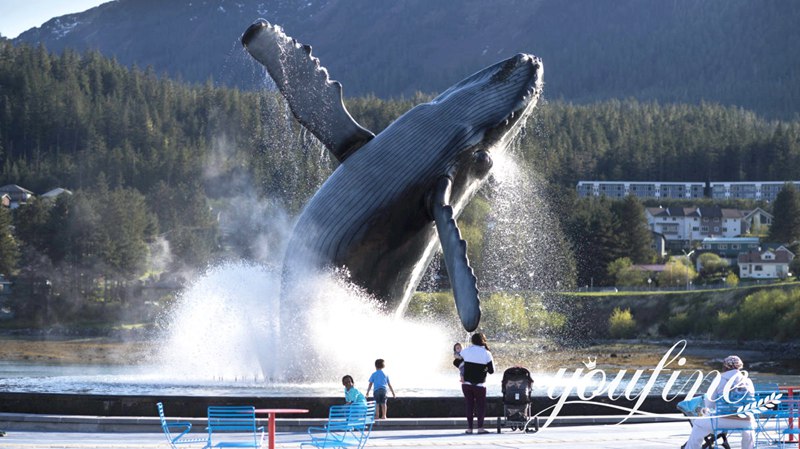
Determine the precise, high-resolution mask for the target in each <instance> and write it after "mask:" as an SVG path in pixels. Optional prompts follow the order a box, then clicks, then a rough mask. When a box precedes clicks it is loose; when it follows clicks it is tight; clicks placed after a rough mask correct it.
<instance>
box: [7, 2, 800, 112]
mask: <svg viewBox="0 0 800 449" xmlns="http://www.w3.org/2000/svg"><path fill="white" fill-rule="evenodd" d="M258 17H264V18H266V19H267V20H270V21H271V22H274V23H278V24H281V25H282V26H283V27H284V28H285V29H286V31H287V33H288V34H289V35H291V36H293V37H295V38H297V39H298V40H299V41H301V42H303V43H306V44H310V45H312V46H313V47H314V54H315V55H316V56H318V57H319V58H320V60H321V62H322V64H323V65H324V66H326V67H327V68H328V69H329V71H330V73H331V76H332V77H333V78H335V79H338V80H339V81H341V82H342V84H343V85H344V87H345V94H346V95H348V96H354V95H365V94H370V93H374V94H375V95H378V96H380V97H392V96H409V95H411V94H413V92H415V91H423V92H437V91H441V90H442V89H444V88H446V87H447V86H449V85H451V84H452V83H454V82H456V81H458V80H460V79H462V78H463V77H465V76H466V75H468V74H470V73H472V72H474V71H477V70H479V69H480V68H482V67H485V66H487V65H489V64H492V63H494V62H496V61H498V60H501V59H504V58H507V57H509V56H511V55H513V54H515V53H517V52H527V53H534V54H536V55H537V56H540V57H542V58H543V60H544V64H545V69H546V73H545V81H546V83H547V84H546V90H545V95H546V96H547V97H549V98H563V99H566V100H569V101H575V102H591V101H596V100H601V99H607V98H627V97H635V98H638V99H640V100H658V101H662V102H689V103H698V102H700V101H710V102H719V103H723V104H732V105H738V106H742V107H745V108H748V109H753V110H755V111H757V112H759V113H762V114H764V115H766V116H769V117H779V118H791V117H793V116H794V115H795V114H797V113H798V111H800V52H798V51H796V42H800V27H797V26H796V24H797V23H800V4H798V3H797V2H791V1H782V0H763V1H758V2H754V1H750V0H704V1H699V0H496V1H492V2H486V1H482V0H459V1H449V2H429V1H426V0H399V1H391V2H390V1H376V0H312V1H302V2H300V1H286V0H238V1H235V2H234V1H226V0H205V1H198V0H182V1H171V2H160V1H157V0H117V1H115V2H111V3H107V4H104V5H101V6H100V7H97V8H94V9H91V10H89V11H86V12H84V13H80V14H72V15H68V16H63V17H60V18H56V19H53V20H51V21H49V22H47V23H46V24H45V25H44V26H43V27H41V28H38V29H32V30H29V31H27V32H25V33H23V34H22V35H20V36H19V38H17V40H16V42H18V43H19V42H27V43H31V44H36V43H39V42H41V43H43V44H44V45H45V46H46V47H47V48H48V49H50V50H60V49H63V48H65V47H72V48H77V49H86V48H96V49H99V50H100V51H101V52H102V53H103V54H105V55H108V56H113V57H116V58H117V59H118V60H119V61H120V62H122V63H124V64H129V65H132V64H136V65H138V66H140V67H144V66H148V65H152V66H153V67H154V68H155V70H156V71H157V72H159V73H160V72H166V73H168V74H170V75H171V76H174V77H179V78H181V79H183V80H186V81H193V82H203V81H205V80H207V79H209V78H213V79H214V80H215V81H216V82H218V83H223V84H227V85H235V86H239V87H242V88H253V87H255V86H260V85H262V83H263V79H262V73H263V72H262V71H261V69H260V68H259V67H258V66H257V65H255V63H253V62H252V61H250V59H249V57H247V56H246V55H245V54H244V52H243V51H242V50H241V48H240V45H239V43H238V38H239V36H240V35H241V33H242V32H243V31H244V30H245V29H246V28H247V26H248V25H249V24H250V23H252V22H253V21H254V20H255V19H256V18H258Z"/></svg>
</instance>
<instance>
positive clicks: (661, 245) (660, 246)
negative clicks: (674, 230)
mask: <svg viewBox="0 0 800 449" xmlns="http://www.w3.org/2000/svg"><path fill="white" fill-rule="evenodd" d="M652 234H653V241H652V243H650V248H651V249H652V250H653V251H654V252H655V253H656V255H657V256H658V257H666V255H667V238H666V237H664V234H661V233H659V232H655V231H653V232H652Z"/></svg>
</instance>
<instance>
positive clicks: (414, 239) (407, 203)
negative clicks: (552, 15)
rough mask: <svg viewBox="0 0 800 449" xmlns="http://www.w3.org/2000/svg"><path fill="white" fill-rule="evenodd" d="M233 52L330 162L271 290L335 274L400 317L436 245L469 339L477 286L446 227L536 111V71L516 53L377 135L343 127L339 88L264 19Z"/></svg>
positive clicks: (534, 61)
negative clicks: (325, 271) (257, 66)
mask: <svg viewBox="0 0 800 449" xmlns="http://www.w3.org/2000/svg"><path fill="white" fill-rule="evenodd" d="M242 44H243V45H244V46H245V48H246V49H247V51H248V52H249V53H250V54H251V55H252V56H253V57H254V58H255V59H256V60H258V61H259V62H260V63H262V64H263V65H264V66H265V67H266V69H267V71H268V72H269V74H270V76H271V77H272V79H273V80H274V81H275V83H276V85H277V86H278V89H279V90H280V91H281V93H282V94H283V96H284V97H285V98H286V100H287V102H288V104H289V107H290V108H291V110H292V113H293V114H294V116H295V117H296V118H297V119H298V120H299V122H300V123H301V124H302V125H303V126H304V127H305V128H307V129H308V130H309V131H310V132H311V133H313V134H314V135H315V136H316V137H317V138H318V139H319V140H320V141H321V142H322V143H323V144H324V145H325V146H326V147H327V148H328V149H329V150H330V151H331V153H332V154H333V155H334V156H335V157H336V158H337V159H338V161H339V162H340V165H339V166H338V167H337V168H336V170H335V171H334V172H333V174H332V175H331V176H330V177H329V178H328V179H327V180H326V181H325V183H324V184H323V185H322V187H321V188H320V189H319V190H318V191H317V192H316V194H315V195H314V196H313V197H312V198H311V200H310V201H309V203H308V204H307V205H306V206H305V208H304V209H303V211H302V213H301V214H300V216H299V218H298V220H297V223H296V225H295V227H294V230H293V232H292V237H291V239H290V241H289V244H288V247H287V251H286V256H285V258H284V267H283V270H284V271H283V279H282V291H285V290H286V289H288V288H290V286H291V285H295V284H297V283H302V282H303V276H305V275H304V274H302V273H306V271H305V269H307V268H308V267H312V268H314V269H319V268H324V267H334V268H339V267H344V268H346V270H347V271H348V273H349V277H350V281H352V282H353V283H355V284H356V285H358V286H360V287H361V288H363V289H365V290H366V291H367V292H368V293H370V294H372V295H374V296H375V297H377V298H378V299H380V300H382V301H384V302H386V303H387V304H389V305H399V307H400V308H402V307H405V304H406V301H407V299H408V298H409V297H410V296H411V294H412V293H413V291H414V289H415V288H416V286H417V284H418V283H419V281H420V279H421V277H422V275H423V274H424V271H425V267H427V265H428V263H429V262H430V260H431V258H432V257H433V255H434V251H435V250H436V240H437V239H436V238H437V235H438V241H439V243H441V247H442V253H443V259H444V261H445V265H446V268H447V273H448V276H449V278H450V283H451V285H452V288H453V294H454V297H455V302H456V308H457V310H458V314H459V317H460V319H461V322H462V325H463V326H464V328H465V329H466V330H467V331H473V330H475V329H476V328H477V327H478V324H479V322H480V314H481V312H480V301H479V298H478V288H477V282H476V281H477V280H476V278H475V275H474V274H473V271H472V268H471V267H470V265H469V260H468V259H467V251H466V243H465V242H464V240H462V239H461V234H460V232H459V229H458V226H457V224H456V218H457V217H458V215H459V214H460V212H461V211H462V210H463V208H464V206H465V205H466V204H467V202H468V201H469V200H470V198H471V197H472V196H473V195H474V194H475V192H476V191H477V190H478V188H479V187H480V186H481V185H482V184H483V182H484V181H485V180H486V179H487V177H488V175H489V170H490V169H491V167H492V157H491V155H492V153H494V152H498V151H504V150H505V148H506V146H507V145H508V144H509V141H510V140H511V139H512V138H513V136H514V135H515V134H516V133H517V131H518V130H519V129H520V128H521V127H522V126H523V125H524V123H525V120H526V118H527V116H528V115H529V114H530V112H531V111H532V110H533V108H534V107H535V105H536V103H537V101H538V98H539V95H540V94H541V91H542V73H543V71H542V62H541V60H540V59H539V58H536V57H534V56H531V55H527V54H518V55H516V56H513V57H511V58H509V59H507V60H505V61H501V62H499V63H497V64H494V65H492V66H490V67H488V68H485V69H483V70H481V71H479V72H477V73H475V74H474V75H472V76H470V77H468V78H466V79H464V80H463V81H461V82H459V83H458V84H456V85H454V86H452V87H450V88H449V89H447V90H446V91H445V92H443V93H442V94H441V95H439V96H438V97H436V98H435V99H434V100H433V101H431V102H430V103H426V104H421V105H418V106H416V107H414V108H412V109H411V110H409V111H408V112H406V113H405V114H404V115H402V116H401V117H399V118H398V119H397V120H396V121H394V122H393V123H392V124H391V125H389V126H388V127H387V128H386V129H385V130H384V131H383V132H381V133H380V134H378V135H377V136H376V135H374V134H373V133H372V132H370V131H368V130H366V129H365V128H363V127H362V126H361V125H359V124H358V123H356V121H355V120H353V118H352V117H351V116H350V114H349V113H348V111H347V109H346V108H345V106H344V104H343V102H342V87H341V84H339V83H338V82H337V81H332V80H330V79H329V78H328V72H327V70H326V69H325V68H324V67H321V66H320V64H319V60H318V59H317V58H315V57H313V56H312V55H311V47H309V46H307V45H302V44H299V43H298V42H297V41H295V40H294V39H292V38H290V37H289V36H287V35H286V34H284V32H283V30H282V29H281V28H280V27H279V26H275V25H271V24H270V23H268V22H267V21H265V20H263V19H259V20H258V21H256V22H255V23H254V24H253V25H251V26H250V27H249V28H248V29H247V30H246V31H245V33H244V34H243V35H242ZM282 296H283V294H282Z"/></svg>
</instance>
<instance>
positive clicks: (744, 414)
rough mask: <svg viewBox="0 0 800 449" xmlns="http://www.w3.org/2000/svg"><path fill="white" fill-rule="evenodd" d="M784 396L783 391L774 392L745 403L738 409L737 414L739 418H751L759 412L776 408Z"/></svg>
mask: <svg viewBox="0 0 800 449" xmlns="http://www.w3.org/2000/svg"><path fill="white" fill-rule="evenodd" d="M782 396H783V394H781V393H772V394H770V395H768V396H765V397H763V398H761V399H759V400H757V401H753V402H750V403H748V404H744V405H743V406H741V407H739V408H737V409H736V416H738V417H739V418H751V417H754V416H756V415H758V414H761V413H764V412H766V411H767V410H770V409H774V408H775V407H777V405H778V404H780V403H781V401H780V398H781V397H782Z"/></svg>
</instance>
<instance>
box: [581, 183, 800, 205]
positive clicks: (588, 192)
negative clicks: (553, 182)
mask: <svg viewBox="0 0 800 449" xmlns="http://www.w3.org/2000/svg"><path fill="white" fill-rule="evenodd" d="M787 182H790V183H792V184H794V185H795V186H796V187H797V188H799V189H800V181H745V182H661V181H578V186H577V189H578V195H579V196H581V197H586V196H610V197H614V198H621V197H623V196H626V195H635V196H638V197H640V198H714V199H721V200H722V199H731V198H738V199H747V200H762V201H774V200H775V198H776V197H777V196H778V193H779V192H780V191H781V189H783V187H784V185H785V184H786V183H787Z"/></svg>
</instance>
